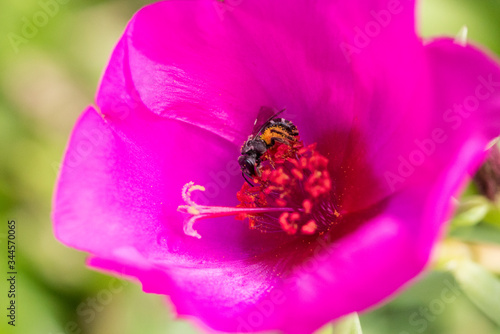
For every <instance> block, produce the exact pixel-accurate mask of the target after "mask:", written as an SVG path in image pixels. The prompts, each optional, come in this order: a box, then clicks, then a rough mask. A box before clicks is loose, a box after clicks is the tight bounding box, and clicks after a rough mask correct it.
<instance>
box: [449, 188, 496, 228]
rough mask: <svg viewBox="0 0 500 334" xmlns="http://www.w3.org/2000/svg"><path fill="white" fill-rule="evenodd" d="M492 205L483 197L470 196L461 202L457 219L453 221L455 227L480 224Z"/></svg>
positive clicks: (456, 215)
mask: <svg viewBox="0 0 500 334" xmlns="http://www.w3.org/2000/svg"><path fill="white" fill-rule="evenodd" d="M490 206H491V204H490V203H489V201H488V199H487V198H486V197H483V196H479V195H477V196H470V197H467V198H464V199H463V200H461V202H460V205H459V206H458V209H457V212H456V214H455V217H454V218H453V220H452V221H451V224H452V226H453V227H461V226H471V225H476V224H478V223H479V222H480V221H481V220H483V218H484V217H485V216H486V214H487V213H488V211H489V209H490Z"/></svg>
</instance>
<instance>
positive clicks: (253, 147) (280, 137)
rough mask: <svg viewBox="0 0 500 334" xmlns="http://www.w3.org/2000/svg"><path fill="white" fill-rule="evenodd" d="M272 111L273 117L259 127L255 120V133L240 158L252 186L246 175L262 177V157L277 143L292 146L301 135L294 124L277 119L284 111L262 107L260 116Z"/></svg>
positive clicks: (242, 168) (250, 137) (245, 145)
mask: <svg viewBox="0 0 500 334" xmlns="http://www.w3.org/2000/svg"><path fill="white" fill-rule="evenodd" d="M270 111H271V112H272V116H271V117H270V118H268V119H267V121H266V122H264V124H262V125H259V124H258V119H257V120H255V123H254V131H253V133H252V134H251V135H250V136H249V137H248V139H247V141H246V142H245V143H244V144H243V146H242V147H241V156H240V157H239V158H238V163H239V164H240V168H241V171H242V174H243V177H244V178H245V180H246V181H247V182H248V183H249V184H250V185H252V184H251V183H250V182H249V181H248V179H247V178H246V177H245V175H247V176H249V177H250V178H252V177H254V176H258V175H260V172H259V167H260V163H261V157H262V155H264V153H266V151H267V150H268V149H269V148H271V147H273V146H274V145H275V144H276V142H280V143H285V144H290V143H291V142H293V141H295V140H296V138H295V137H296V136H298V135H299V132H298V130H297V127H296V126H295V125H294V124H293V123H292V122H290V121H289V120H286V119H284V118H276V117H277V116H278V115H279V114H280V113H282V112H283V111H284V109H283V110H281V111H278V112H274V110H273V109H270V108H265V107H262V108H261V112H260V113H259V115H263V114H264V113H266V112H267V113H269V112H270Z"/></svg>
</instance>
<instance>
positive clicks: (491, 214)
mask: <svg viewBox="0 0 500 334" xmlns="http://www.w3.org/2000/svg"><path fill="white" fill-rule="evenodd" d="M484 222H485V223H488V224H492V225H496V226H500V208H499V207H498V206H496V205H492V206H491V208H490V210H489V211H488V213H487V214H486V216H485V217H484Z"/></svg>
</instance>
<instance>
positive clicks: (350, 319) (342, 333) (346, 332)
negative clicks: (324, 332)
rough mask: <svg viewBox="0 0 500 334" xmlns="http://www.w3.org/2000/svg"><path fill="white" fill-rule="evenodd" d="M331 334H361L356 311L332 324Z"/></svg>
mask: <svg viewBox="0 0 500 334" xmlns="http://www.w3.org/2000/svg"><path fill="white" fill-rule="evenodd" d="M332 327H333V330H332V331H330V332H329V333H333V334H363V331H362V330H361V323H360V322H359V317H358V314H357V313H351V314H349V315H346V316H345V317H343V318H341V319H340V320H338V321H337V322H335V323H334V324H333V326H332Z"/></svg>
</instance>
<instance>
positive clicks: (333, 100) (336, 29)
mask: <svg viewBox="0 0 500 334" xmlns="http://www.w3.org/2000/svg"><path fill="white" fill-rule="evenodd" d="M414 6H415V4H414V2H413V1H397V0H388V1H384V0H372V1H361V0H352V1H317V2H309V1H303V0H299V1H293V2H286V3H285V2H277V1H250V0H245V1H236V0H233V1H229V0H227V1H225V2H219V1H190V2H188V1H168V2H160V3H157V4H154V5H150V6H148V7H146V8H144V9H142V10H141V11H140V12H139V13H137V14H136V15H135V16H134V18H133V19H132V21H131V22H130V23H129V25H128V27H127V29H126V31H125V33H124V35H123V37H122V38H121V39H120V41H119V42H118V45H117V46H116V49H115V51H114V53H113V55H112V58H111V60H110V62H109V65H108V67H107V69H106V72H105V73H104V76H103V79H102V82H101V85H100V88H99V91H98V94H97V100H96V105H97V107H96V108H94V107H89V108H88V109H87V110H86V111H85V112H84V113H83V115H82V116H81V118H80V120H79V121H78V122H77V124H76V126H75V129H74V131H73V134H72V136H71V139H70V142H69V144H68V148H67V151H66V155H65V159H64V164H63V167H62V170H61V173H60V177H59V181H58V185H57V191H56V195H55V199H54V211H53V217H54V222H55V233H56V235H57V238H58V239H59V240H61V241H62V242H63V243H65V244H66V245H69V246H71V247H75V248H77V249H81V250H84V251H87V252H89V253H90V254H91V255H92V256H91V259H90V262H89V263H90V265H91V266H93V267H95V268H100V269H104V270H107V271H111V272H115V273H118V274H120V273H123V274H125V275H127V276H130V277H135V278H137V279H138V280H140V281H141V283H142V285H143V289H144V291H146V292H152V293H158V294H165V295H169V296H170V299H171V301H172V303H173V304H174V305H175V308H176V311H177V313H178V314H179V315H182V316H188V317H192V318H195V319H198V320H199V321H201V322H202V323H204V324H205V325H206V326H208V327H209V328H212V329H215V330H219V331H227V332H234V331H261V330H273V329H277V330H282V331H284V332H287V333H309V332H311V331H313V330H315V329H317V328H319V327H320V326H322V325H323V324H325V323H327V322H329V321H331V320H332V319H335V318H337V317H339V316H342V315H344V314H347V313H350V312H353V311H361V310H364V309H366V308H367V307H370V306H373V305H374V304H376V303H378V302H380V301H382V300H384V299H386V298H388V296H390V295H391V294H393V293H394V292H395V291H396V290H398V289H399V288H401V286H402V285H404V284H405V283H407V282H408V281H409V280H410V279H412V278H413V277H415V276H416V275H417V274H418V273H419V272H420V271H421V270H422V269H423V268H424V266H425V265H426V263H427V261H428V259H429V253H430V251H431V249H432V246H433V244H434V243H435V242H436V240H437V239H438V237H439V236H440V234H441V232H442V231H443V228H444V225H443V223H444V222H445V221H446V219H447V218H448V217H449V215H450V212H451V206H450V199H451V197H452V196H453V195H455V194H457V191H458V190H459V189H460V187H461V185H463V184H464V182H465V180H466V177H467V173H468V172H469V171H472V170H474V169H475V168H477V167H478V165H479V164H480V162H481V161H482V159H483V158H484V156H485V148H486V146H487V144H488V142H489V141H490V140H491V139H493V138H494V137H495V136H498V135H499V133H500V114H499V111H500V69H499V67H498V65H497V64H496V63H495V62H494V61H492V60H491V59H490V58H488V57H487V56H485V55H484V53H482V52H481V51H479V50H478V49H476V48H475V47H473V46H470V45H467V46H462V45H460V44H457V43H454V42H453V41H452V40H450V39H438V40H434V41H432V42H427V43H423V42H422V41H421V40H420V39H419V38H418V37H417V36H416V34H415V22H414V16H415V12H414ZM263 106H268V107H272V108H276V109H277V110H281V109H283V108H286V110H285V112H284V114H283V117H284V118H286V119H288V120H290V121H292V122H293V124H295V125H296V126H297V128H298V130H299V134H300V139H301V140H302V141H303V143H304V145H306V146H308V145H313V144H317V147H316V151H315V152H317V153H318V154H319V158H318V159H320V160H321V159H326V161H327V164H326V166H327V170H326V172H325V173H327V174H322V175H323V176H325V175H326V176H325V178H324V179H321V180H320V181H318V182H319V183H318V182H316V183H314V184H312V185H311V187H313V188H311V189H315V190H314V191H313V190H311V191H309V192H307V194H306V195H307V196H306V195H303V194H302V195H301V193H298V192H297V191H295V190H294V191H293V192H292V193H290V196H291V197H289V198H285V199H284V201H285V202H283V205H288V206H291V208H292V209H293V210H295V211H294V212H286V214H284V213H281V215H280V213H278V214H276V215H274V216H273V215H268V216H269V218H268V219H269V220H268V221H265V219H262V217H264V216H259V217H260V219H259V221H258V222H257V223H262V224H267V223H269V224H271V225H272V224H275V225H273V226H276V228H277V230H280V228H283V229H284V230H286V231H287V232H288V233H285V232H284V231H282V232H278V233H262V232H261V231H258V230H257V229H252V228H250V226H249V223H248V221H247V220H246V219H245V220H243V221H241V220H235V219H234V217H233V216H226V217H218V218H210V219H204V220H198V221H196V222H195V225H194V229H195V230H196V231H197V233H199V235H200V236H201V238H200V239H198V238H193V237H192V236H190V235H186V234H185V233H184V232H183V228H184V224H185V222H186V220H188V219H189V215H186V214H183V213H181V212H178V211H177V208H178V207H179V206H180V205H185V204H186V203H185V201H184V200H185V199H186V198H184V200H183V198H182V196H181V190H182V189H183V186H184V185H185V184H187V183H189V182H191V181H192V182H194V184H196V185H201V186H204V187H205V189H206V191H205V192H201V191H194V189H192V190H193V191H192V193H191V195H192V197H193V198H192V200H193V201H194V202H196V206H198V208H201V206H204V208H205V207H209V208H208V209H207V210H209V211H210V210H212V209H211V207H212V206H214V205H216V206H224V207H235V206H236V205H238V204H239V201H238V200H237V197H236V194H237V193H238V191H239V190H240V189H241V188H242V186H243V184H244V183H245V181H244V179H243V178H242V177H241V172H240V170H239V165H238V163H237V159H238V156H239V155H240V152H239V150H240V147H241V145H242V144H243V143H244V142H245V140H246V139H247V137H248V135H250V134H251V132H252V126H253V122H254V120H255V118H256V117H257V115H258V113H259V110H260V109H261V107H263ZM309 154H311V155H312V154H315V153H309ZM287 159H288V160H287ZM287 159H285V160H286V161H288V162H289V163H292V162H291V161H292V160H293V159H292V158H287ZM321 161H324V160H321ZM294 163H295V162H294ZM311 166H313V165H311ZM314 166H316V165H314ZM308 168H309V167H308ZM311 168H312V169H310V172H311V173H314V172H315V169H314V168H316V167H314V168H313V167H311ZM306 172H307V171H306ZM294 173H295V174H293V175H292V174H287V175H286V177H285V176H283V175H281V176H280V175H278V176H277V178H276V180H280V181H276V182H277V183H276V184H277V185H283V189H281V190H280V191H287V189H292V188H287V187H288V186H286V185H288V184H293V187H294V188H293V189H296V188H297V187H301V184H303V183H300V182H302V181H300V179H295V178H300V177H299V176H300V175H299V174H300V173H299V174H297V173H298V172H294ZM308 173H309V172H308ZM266 177H267V176H266ZM269 177H271V176H269ZM287 178H291V179H290V180H289V179H287ZM297 180H299V181H297ZM318 180H319V179H318ZM286 182H295V183H286ZM304 182H305V181H304ZM245 187H246V186H245ZM245 187H244V188H245ZM290 187H292V186H290ZM314 187H316V188H314ZM318 187H320V188H318ZM264 188H265V187H264ZM245 189H246V188H245ZM265 189H266V188H265ZM265 189H261V190H262V191H263V193H264V191H265ZM318 189H319V190H318ZM324 189H326V190H328V191H329V192H328V195H327V197H322V201H323V202H322V203H323V204H324V203H326V204H325V205H330V209H328V208H327V209H324V208H323V207H322V208H323V209H321V210H320V209H318V205H319V204H317V203H316V204H315V202H314V200H311V199H314V198H316V197H314V196H316V195H313V194H317V195H318V196H323V195H322V194H323V193H324ZM185 190H186V191H187V188H185ZM318 191H319V192H318ZM280 194H281V193H280ZM185 195H186V194H185ZM252 196H254V195H252ZM252 196H250V197H245V200H249V201H250V202H248V203H250V204H248V203H247V202H245V203H247V204H240V207H245V205H246V207H247V208H248V207H251V206H254V207H258V205H263V204H262V203H264V202H259V201H260V199H258V198H257V197H255V196H257V195H255V196H254V197H252ZM266 196H267V195H266ZM308 196H309V197H308ZM243 197H244V196H243ZM306 197H307V198H306ZM240 199H241V198H240ZM292 199H293V200H300V199H304V203H305V204H303V208H302V209H300V210H299V209H297V208H298V206H295V207H294V206H293V205H292V204H290V203H291V202H292ZM306 199H307V200H308V201H305V200H306ZM255 203H257V204H255ZM259 203H260V204H259ZM279 203H281V202H278V201H277V202H276V205H278V206H279V205H281V204H279ZM188 204H189V203H188ZM323 204H322V205H323ZM188 206H189V205H188ZM191 206H192V208H191V211H189V212H190V213H191V214H196V210H198V209H197V207H196V206H195V205H191ZM264 208H265V206H264ZM309 208H311V209H310V210H311V212H312V211H313V210H318V211H315V214H316V217H315V218H314V219H311V220H312V223H311V220H308V221H305V220H304V223H303V224H302V223H300V224H299V225H297V222H298V221H300V219H302V216H301V215H305V212H306V211H307V212H309V211H308V210H309ZM332 208H335V209H332ZM337 209H338V212H337V213H338V217H337V215H333V216H331V217H332V218H329V219H330V220H327V219H326V218H325V216H324V215H325V214H328V213H329V214H334V213H335V212H336V211H335V212H334V211H333V210H337ZM228 210H229V209H228ZM185 211H186V212H187V209H186V210H185ZM211 214H212V213H210V212H209V213H208V215H209V216H210V215H211ZM311 214H313V213H311ZM278 215H279V219H277V217H278ZM257 216H258V215H257ZM334 216H335V217H334ZM193 217H197V216H196V215H195V216H193ZM254 217H255V216H254ZM240 218H242V217H240ZM243 218H244V217H243ZM249 218H250V220H252V215H250V217H249ZM304 219H305V218H304ZM263 220H264V221H263ZM322 221H326V222H327V223H331V224H330V225H328V224H327V225H321V223H322ZM254 223H255V222H254ZM301 224H302V225H301ZM301 226H306V227H304V228H303V230H302V232H303V233H299V232H300V231H299V230H298V228H300V227H301ZM292 232H293V233H292Z"/></svg>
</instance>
